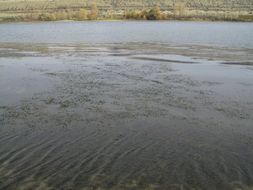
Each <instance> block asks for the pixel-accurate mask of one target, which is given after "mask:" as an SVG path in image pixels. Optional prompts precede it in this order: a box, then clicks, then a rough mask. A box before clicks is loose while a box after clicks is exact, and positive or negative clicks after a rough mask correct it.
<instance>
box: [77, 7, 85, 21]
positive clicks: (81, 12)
mask: <svg viewBox="0 0 253 190" xmlns="http://www.w3.org/2000/svg"><path fill="white" fill-rule="evenodd" d="M77 19H78V20H86V19H87V12H86V10H85V9H80V10H79V12H78V13H77Z"/></svg>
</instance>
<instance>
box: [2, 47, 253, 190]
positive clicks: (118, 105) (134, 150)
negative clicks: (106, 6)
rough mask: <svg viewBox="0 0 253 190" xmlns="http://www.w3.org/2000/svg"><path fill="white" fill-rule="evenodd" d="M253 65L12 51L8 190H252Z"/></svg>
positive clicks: (6, 96)
mask: <svg viewBox="0 0 253 190" xmlns="http://www.w3.org/2000/svg"><path fill="white" fill-rule="evenodd" d="M251 60H253V53H252V50H249V49H231V50H227V49H223V48H212V47H203V46H202V47H201V46H184V47H182V46H181V47H180V46H168V45H163V44H134V43H132V44H103V45H95V46H90V45H80V44H79V45H76V44H74V45H64V44H1V48H0V189H5V190H6V189H7V190H12V189H20V190H30V189H37V190H45V189H64V190H65V189H68V190H69V189H77V190H79V189H82V190H84V189H85V190H98V189H99V190H102V189H115V190H121V189H122V190H125V189H126V190H135V189H148V190H158V189H161V190H164V189H168V190H170V189H172V190H174V189H175V190H177V189H179V190H184V189H186V190H188V189H189V190H192V189H198V190H200V189H201V190H202V189H203V190H209V189H210V190H214V189H224V190H226V189H229V190H230V189H231V190H233V189H243V190H244V189H249V190H250V189H252V188H253V148H252V147H253V99H252V97H253V69H252V68H253V66H252V64H251ZM240 63H242V64H240ZM245 63H247V64H245Z"/></svg>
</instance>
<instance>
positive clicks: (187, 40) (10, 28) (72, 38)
mask: <svg viewBox="0 0 253 190" xmlns="http://www.w3.org/2000/svg"><path fill="white" fill-rule="evenodd" d="M252 31H253V24H252V23H233V22H231V23H226V22H143V21H142V22H132V21H131V22H54V23H50V22H49V23H19V24H16V23H11V24H1V25H0V33H1V36H0V42H24V43H92V44H94V43H129V42H139V43H173V44H200V45H215V46H225V47H246V48H253V40H252V39H253V34H252Z"/></svg>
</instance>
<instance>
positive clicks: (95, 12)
mask: <svg viewBox="0 0 253 190" xmlns="http://www.w3.org/2000/svg"><path fill="white" fill-rule="evenodd" d="M87 17H88V19H89V20H97V18H98V8H97V5H96V4H95V3H93V4H92V5H91V10H90V12H89V14H88V15H87Z"/></svg>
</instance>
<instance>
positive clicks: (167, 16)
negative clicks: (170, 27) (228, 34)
mask: <svg viewBox="0 0 253 190" xmlns="http://www.w3.org/2000/svg"><path fill="white" fill-rule="evenodd" d="M98 19H99V20H114V19H116V20H119V19H129V20H207V21H253V14H252V12H248V11H223V10H221V11H218V10H217V11H214V10H195V9H191V8H189V7H187V5H186V4H184V3H176V4H175V5H174V7H173V9H172V10H164V9H163V10H161V8H160V7H159V6H154V7H153V8H143V9H132V10H101V9H99V8H98V7H97V5H96V3H93V4H91V5H90V7H88V8H80V9H68V8H64V9H56V10H55V9H45V10H29V11H28V10H27V11H2V12H0V21H2V22H12V21H15V22H18V21H59V20H76V21H84V20H98Z"/></svg>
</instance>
